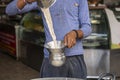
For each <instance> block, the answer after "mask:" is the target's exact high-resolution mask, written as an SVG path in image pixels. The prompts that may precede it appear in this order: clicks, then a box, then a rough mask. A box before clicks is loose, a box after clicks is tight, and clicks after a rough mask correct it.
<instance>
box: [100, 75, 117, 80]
mask: <svg viewBox="0 0 120 80" xmlns="http://www.w3.org/2000/svg"><path fill="white" fill-rule="evenodd" d="M104 77H110V78H111V79H110V80H116V77H115V75H114V74H112V73H102V74H100V75H99V78H98V80H102V79H103V78H104Z"/></svg>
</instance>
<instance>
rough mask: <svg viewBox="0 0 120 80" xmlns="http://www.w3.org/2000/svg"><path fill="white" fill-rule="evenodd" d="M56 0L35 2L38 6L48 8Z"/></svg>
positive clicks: (38, 0)
mask: <svg viewBox="0 0 120 80" xmlns="http://www.w3.org/2000/svg"><path fill="white" fill-rule="evenodd" d="M55 1H56V0H37V4H38V6H39V7H40V8H49V7H50V6H51V5H52V4H54V3H55Z"/></svg>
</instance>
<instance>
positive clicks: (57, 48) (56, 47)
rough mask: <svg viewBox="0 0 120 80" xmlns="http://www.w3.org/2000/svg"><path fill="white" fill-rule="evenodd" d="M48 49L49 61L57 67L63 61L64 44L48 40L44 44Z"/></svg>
mask: <svg viewBox="0 0 120 80" xmlns="http://www.w3.org/2000/svg"><path fill="white" fill-rule="evenodd" d="M44 46H45V47H46V48H47V49H48V51H49V53H50V54H49V61H50V63H51V64H52V65H53V66H55V67H59V66H62V65H63V64H64V63H65V60H66V57H65V55H64V48H65V45H64V43H63V42H62V41H56V44H55V43H54V41H51V42H48V43H46V44H45V45H44Z"/></svg>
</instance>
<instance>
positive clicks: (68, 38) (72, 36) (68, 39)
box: [64, 31, 77, 48]
mask: <svg viewBox="0 0 120 80" xmlns="http://www.w3.org/2000/svg"><path fill="white" fill-rule="evenodd" d="M76 37H77V35H76V33H75V31H70V32H69V33H67V34H66V35H65V37H64V43H65V45H66V46H67V47H68V48H71V47H73V46H74V45H75V44H76Z"/></svg>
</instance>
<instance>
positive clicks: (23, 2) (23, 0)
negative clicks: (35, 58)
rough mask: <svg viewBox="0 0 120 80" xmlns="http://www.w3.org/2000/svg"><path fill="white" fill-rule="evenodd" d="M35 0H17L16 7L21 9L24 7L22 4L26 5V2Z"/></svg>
mask: <svg viewBox="0 0 120 80" xmlns="http://www.w3.org/2000/svg"><path fill="white" fill-rule="evenodd" d="M35 1H36V0H18V2H17V7H18V8H19V9H23V8H24V6H25V5H26V3H29V4H30V3H32V2H35Z"/></svg>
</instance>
